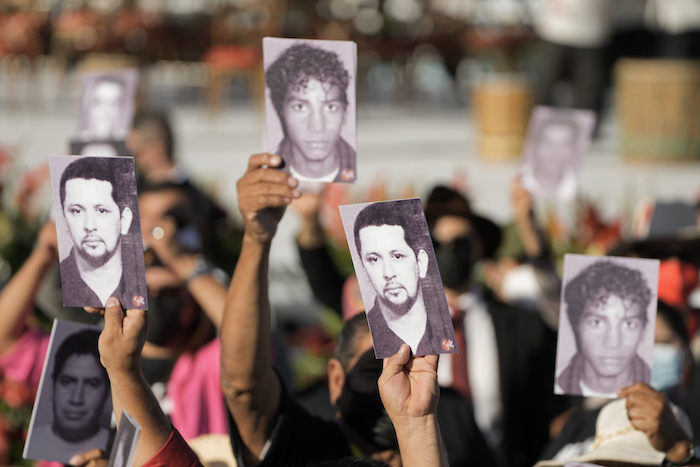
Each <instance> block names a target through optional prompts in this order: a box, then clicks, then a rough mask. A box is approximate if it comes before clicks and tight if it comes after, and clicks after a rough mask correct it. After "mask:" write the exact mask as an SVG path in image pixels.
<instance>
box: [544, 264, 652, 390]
mask: <svg viewBox="0 0 700 467" xmlns="http://www.w3.org/2000/svg"><path fill="white" fill-rule="evenodd" d="M562 284H563V286H562V292H561V308H560V312H559V313H560V319H559V338H558V341H557V358H556V375H555V376H556V378H555V386H554V392H555V393H556V394H571V395H582V396H586V397H605V398H611V399H614V398H616V397H617V396H616V392H617V391H618V390H620V389H622V388H624V387H627V386H629V385H631V384H634V383H637V382H643V383H646V384H649V382H650V381H651V366H652V353H653V348H654V329H655V326H656V307H657V297H658V295H657V292H658V284H659V261H658V260H655V259H641V258H622V257H607V256H603V257H600V256H587V255H574V254H567V255H566V256H565V257H564V275H563V280H562Z"/></svg>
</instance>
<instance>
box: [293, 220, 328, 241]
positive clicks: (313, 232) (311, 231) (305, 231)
mask: <svg viewBox="0 0 700 467" xmlns="http://www.w3.org/2000/svg"><path fill="white" fill-rule="evenodd" d="M324 243H325V240H324V236H323V229H322V228H321V222H320V219H319V217H318V214H315V215H312V216H304V217H302V224H301V229H300V230H299V235H297V244H298V245H299V247H301V248H305V249H312V248H320V247H322V246H324Z"/></svg>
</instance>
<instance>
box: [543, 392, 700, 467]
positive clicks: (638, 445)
mask: <svg viewBox="0 0 700 467" xmlns="http://www.w3.org/2000/svg"><path fill="white" fill-rule="evenodd" d="M617 395H618V396H619V397H620V399H617V400H615V401H612V402H610V403H608V404H607V405H605V406H604V407H603V408H602V409H601V411H600V413H599V414H598V418H597V419H596V432H595V438H594V439H593V441H592V443H591V444H590V447H589V448H588V452H586V453H584V454H582V455H578V456H575V457H572V456H567V455H562V456H558V457H557V458H556V459H552V460H546V461H540V462H538V463H537V464H535V467H561V466H563V465H564V463H565V462H567V461H571V462H586V463H592V464H599V465H616V466H618V465H619V466H636V465H640V466H641V465H662V466H665V467H673V466H686V465H688V466H697V465H700V449H699V448H698V445H697V443H694V442H693V429H692V427H691V425H690V421H689V419H688V416H687V415H686V414H685V412H683V411H682V410H681V409H680V408H678V407H677V406H675V405H674V404H672V403H671V402H669V401H668V399H667V398H666V396H664V394H662V393H660V392H658V391H656V390H654V389H652V388H651V387H649V386H648V385H646V384H644V383H635V384H633V385H631V386H628V387H626V388H623V389H621V390H620V391H618V393H617Z"/></svg>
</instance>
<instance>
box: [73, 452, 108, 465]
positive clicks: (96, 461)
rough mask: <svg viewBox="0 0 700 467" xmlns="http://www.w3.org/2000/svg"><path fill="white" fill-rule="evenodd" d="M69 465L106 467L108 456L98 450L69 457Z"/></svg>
mask: <svg viewBox="0 0 700 467" xmlns="http://www.w3.org/2000/svg"><path fill="white" fill-rule="evenodd" d="M69 464H70V465H75V466H81V467H107V464H109V454H107V453H106V452H104V451H103V450H101V449H99V448H95V449H91V450H89V451H88V452H84V453H82V454H78V455H76V456H73V457H71V459H70V462H69Z"/></svg>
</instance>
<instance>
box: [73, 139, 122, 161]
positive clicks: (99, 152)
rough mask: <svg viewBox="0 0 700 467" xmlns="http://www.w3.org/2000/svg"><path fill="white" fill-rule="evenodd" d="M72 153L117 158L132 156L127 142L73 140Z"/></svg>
mask: <svg viewBox="0 0 700 467" xmlns="http://www.w3.org/2000/svg"><path fill="white" fill-rule="evenodd" d="M70 153H71V154H75V155H76V156H91V157H117V156H130V155H131V154H130V151H129V149H128V148H127V147H126V142H125V141H124V140H121V141H81V140H76V139H74V140H71V142H70Z"/></svg>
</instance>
